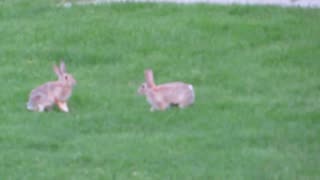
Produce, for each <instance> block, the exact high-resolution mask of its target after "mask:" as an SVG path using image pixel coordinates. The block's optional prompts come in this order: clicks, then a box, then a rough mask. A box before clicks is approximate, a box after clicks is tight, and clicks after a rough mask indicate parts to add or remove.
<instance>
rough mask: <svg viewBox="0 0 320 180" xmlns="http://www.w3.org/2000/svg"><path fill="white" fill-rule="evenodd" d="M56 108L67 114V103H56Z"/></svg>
mask: <svg viewBox="0 0 320 180" xmlns="http://www.w3.org/2000/svg"><path fill="white" fill-rule="evenodd" d="M56 103H57V106H58V107H59V109H60V110H61V111H63V112H69V108H68V104H67V102H63V101H57V102H56Z"/></svg>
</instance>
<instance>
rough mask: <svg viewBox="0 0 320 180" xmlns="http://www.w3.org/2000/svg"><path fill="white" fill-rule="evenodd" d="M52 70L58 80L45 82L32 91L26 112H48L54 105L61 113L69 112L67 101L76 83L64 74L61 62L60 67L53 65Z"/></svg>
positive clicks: (64, 68)
mask: <svg viewBox="0 0 320 180" xmlns="http://www.w3.org/2000/svg"><path fill="white" fill-rule="evenodd" d="M53 70H54V72H55V73H56V75H57V76H58V80H57V81H51V82H47V83H45V84H42V85H40V86H38V87H36V88H35V89H33V90H32V91H31V93H30V95H29V101H28V103H27V109H28V110H30V111H36V112H43V111H45V110H50V109H51V108H52V107H53V105H54V104H56V105H57V106H58V107H59V109H60V110H61V111H64V112H69V108H68V104H67V101H68V99H69V98H70V97H71V95H72V89H73V87H74V86H75V85H76V83H77V81H76V80H75V79H74V77H73V76H72V75H71V74H69V73H67V72H66V65H65V63H64V62H63V61H61V62H60V67H58V66H57V65H54V66H53Z"/></svg>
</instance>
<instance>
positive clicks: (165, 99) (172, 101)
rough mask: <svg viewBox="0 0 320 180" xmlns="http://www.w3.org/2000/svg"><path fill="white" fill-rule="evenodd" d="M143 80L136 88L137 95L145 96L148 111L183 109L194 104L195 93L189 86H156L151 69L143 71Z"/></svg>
mask: <svg viewBox="0 0 320 180" xmlns="http://www.w3.org/2000/svg"><path fill="white" fill-rule="evenodd" d="M145 80H146V81H145V82H144V83H142V85H141V86H140V87H139V88H138V93H139V94H140V95H145V96H146V98H147V101H148V102H149V104H150V105H151V108H150V111H154V110H161V111H163V110H165V109H167V108H168V107H170V106H171V105H177V106H178V107H179V108H184V107H187V106H189V105H191V104H193V103H194V100H195V92H194V89H193V86H192V85H191V84H186V83H183V82H170V83H165V84H160V85H156V84H155V82H154V78H153V72H152V70H151V69H147V70H145Z"/></svg>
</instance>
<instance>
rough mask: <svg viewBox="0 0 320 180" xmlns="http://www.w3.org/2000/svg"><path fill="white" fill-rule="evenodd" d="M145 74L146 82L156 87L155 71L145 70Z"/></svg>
mask: <svg viewBox="0 0 320 180" xmlns="http://www.w3.org/2000/svg"><path fill="white" fill-rule="evenodd" d="M144 76H145V79H146V83H147V86H148V87H151V88H154V87H156V84H155V83H154V79H153V72H152V69H147V70H145V71H144Z"/></svg>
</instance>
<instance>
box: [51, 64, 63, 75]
mask: <svg viewBox="0 0 320 180" xmlns="http://www.w3.org/2000/svg"><path fill="white" fill-rule="evenodd" d="M53 71H54V72H55V73H56V75H57V76H58V77H60V76H61V71H60V68H59V67H58V66H57V65H53Z"/></svg>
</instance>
